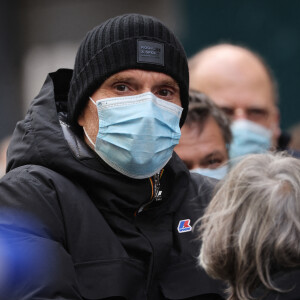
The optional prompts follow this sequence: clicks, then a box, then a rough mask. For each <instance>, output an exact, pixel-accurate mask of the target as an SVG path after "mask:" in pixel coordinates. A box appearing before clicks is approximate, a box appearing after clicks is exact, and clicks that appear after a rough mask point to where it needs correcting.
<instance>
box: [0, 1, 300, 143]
mask: <svg viewBox="0 0 300 300" xmlns="http://www.w3.org/2000/svg"><path fill="white" fill-rule="evenodd" d="M127 12H137V13H143V14H148V15H153V16H156V17H158V18H159V19H161V20H162V21H163V22H164V23H165V24H167V25H168V26H169V27H170V28H171V29H173V30H174V31H175V33H176V34H177V36H178V37H179V38H180V40H181V41H182V43H183V45H184V47H185V50H186V53H187V55H188V56H189V57H190V56H192V55H193V54H194V53H195V52H197V51H198V50H200V49H201V48H203V47H206V46H208V45H211V44H215V43H217V42H221V41H226V42H233V43H241V44H243V45H245V46H248V47H250V48H251V49H253V50H255V51H257V52H259V53H260V54H261V55H262V56H263V57H264V58H265V60H266V61H267V63H268V64H270V66H271V68H272V69H273V71H274V73H275V76H276V77H277V80H278V82H279V93H280V111H281V127H282V128H283V129H284V130H285V129H287V128H289V127H291V126H292V125H293V124H295V123H297V122H299V121H300V116H299V111H300V101H299V100H298V93H299V92H298V86H299V84H300V59H299V58H298V55H299V53H300V18H299V13H300V1H298V0H288V1H284V0H252V1H249V0H227V1H224V0H209V1H202V0H151V1H145V0H51V1H45V0H19V1H18V0H1V2H0V62H1V64H0V65H1V73H0V139H2V138H4V137H5V136H8V135H10V134H11V133H12V131H13V129H14V127H15V124H16V122H17V121H18V120H20V119H22V118H23V117H24V115H25V113H26V110H27V108H28V105H29V103H30V101H31V100H32V99H33V98H34V97H35V96H36V95H37V93H38V92H39V90H40V88H41V86H42V84H43V82H44V80H45V78H46V75H47V73H49V72H53V71H55V70H56V69H58V68H72V67H73V63H74V58H75V53H76V50H77V48H78V46H79V44H80V42H81V40H82V39H83V37H84V35H85V33H86V32H87V31H88V30H90V29H91V28H92V27H94V26H96V25H98V24H99V23H101V22H102V21H104V20H106V19H107V18H109V17H112V16H115V15H119V14H123V13H127Z"/></svg>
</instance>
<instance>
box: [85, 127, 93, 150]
mask: <svg viewBox="0 0 300 300" xmlns="http://www.w3.org/2000/svg"><path fill="white" fill-rule="evenodd" d="M82 128H83V131H84V134H85V136H86V137H87V139H88V140H89V142H90V143H91V144H92V145H93V146H94V148H95V144H94V143H93V141H92V139H91V138H90V137H89V135H88V134H87V132H86V130H85V128H84V127H82Z"/></svg>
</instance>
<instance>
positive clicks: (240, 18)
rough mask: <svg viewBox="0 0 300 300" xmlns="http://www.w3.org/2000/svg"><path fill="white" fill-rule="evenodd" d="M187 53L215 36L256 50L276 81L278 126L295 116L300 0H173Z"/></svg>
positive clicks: (299, 117)
mask: <svg viewBox="0 0 300 300" xmlns="http://www.w3.org/2000/svg"><path fill="white" fill-rule="evenodd" d="M178 1H179V3H180V5H181V11H182V13H183V15H184V17H185V22H184V24H185V28H184V32H183V35H182V37H181V40H182V42H183V44H184V47H185V49H186V52H187V55H188V56H191V55H193V54H194V53H196V52H197V51H198V50H199V49H201V48H202V47H205V46H208V45H211V44H215V43H217V42H220V41H227V42H232V43H240V44H242V45H244V46H247V47H250V48H252V49H253V50H255V51H256V52H258V53H260V54H261V55H262V56H263V57H264V59H265V60H266V61H267V63H268V64H269V65H270V66H271V68H272V69H273V71H274V73H275V76H276V78H277V81H278V83H279V93H280V104H279V107H280V112H281V127H282V128H283V129H287V128H288V127H290V126H291V125H293V124H294V123H296V122H300V93H299V86H300V1H299V0H286V1H284V0H251V1H249V0H231V1H224V0H210V1H201V0H200V1H199V0H188V1H186V0H178Z"/></svg>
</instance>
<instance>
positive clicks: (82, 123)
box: [77, 110, 85, 127]
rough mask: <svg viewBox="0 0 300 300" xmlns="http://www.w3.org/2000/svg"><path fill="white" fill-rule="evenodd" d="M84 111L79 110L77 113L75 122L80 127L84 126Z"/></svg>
mask: <svg viewBox="0 0 300 300" xmlns="http://www.w3.org/2000/svg"><path fill="white" fill-rule="evenodd" d="M84 115H85V113H84V110H83V111H81V113H80V114H79V116H78V119H77V123H78V124H79V125H80V126H81V127H83V126H84V124H85V116H84Z"/></svg>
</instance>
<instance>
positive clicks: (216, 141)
mask: <svg viewBox="0 0 300 300" xmlns="http://www.w3.org/2000/svg"><path fill="white" fill-rule="evenodd" d="M231 139H232V136H231V131H230V120H229V118H228V117H227V116H226V114H225V113H224V112H223V111H222V110H221V109H220V108H218V107H217V106H216V105H215V104H214V103H213V102H212V101H211V100H210V99H209V98H208V97H207V96H206V95H205V94H203V93H200V92H196V91H192V90H191V91H190V103H189V111H188V114H187V118H186V121H185V123H184V125H183V126H182V128H181V137H180V140H179V144H178V145H176V146H175V151H176V153H177V154H178V156H179V157H180V158H181V159H182V160H183V161H184V163H185V164H186V166H187V167H188V169H189V170H190V171H191V172H196V173H199V174H201V175H205V176H209V177H213V178H216V179H222V178H223V177H224V176H225V175H226V173H227V171H228V164H227V161H228V149H229V145H230V143H231Z"/></svg>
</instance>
